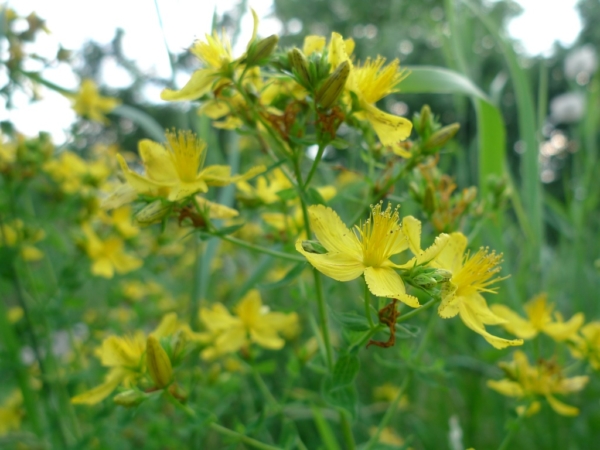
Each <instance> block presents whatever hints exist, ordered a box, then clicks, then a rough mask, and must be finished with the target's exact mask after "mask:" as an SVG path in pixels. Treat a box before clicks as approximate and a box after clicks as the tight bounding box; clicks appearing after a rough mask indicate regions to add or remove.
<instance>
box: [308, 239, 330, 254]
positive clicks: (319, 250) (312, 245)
mask: <svg viewBox="0 0 600 450" xmlns="http://www.w3.org/2000/svg"><path fill="white" fill-rule="evenodd" d="M302 249H303V250H304V251H305V252H307V253H315V254H317V255H323V254H325V253H327V249H326V248H325V247H323V245H322V244H321V243H320V242H318V241H302Z"/></svg>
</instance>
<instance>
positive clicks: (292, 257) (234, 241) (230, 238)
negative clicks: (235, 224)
mask: <svg viewBox="0 0 600 450" xmlns="http://www.w3.org/2000/svg"><path fill="white" fill-rule="evenodd" d="M214 236H216V237H218V238H219V239H223V240H224V241H227V242H231V243H232V244H236V245H239V246H241V247H244V248H247V249H249V250H254V251H257V252H260V253H266V254H267V255H271V256H276V257H278V258H282V259H287V260H289V261H295V262H306V259H304V258H303V257H301V256H296V255H291V254H289V253H284V252H279V251H277V250H271V249H268V248H265V247H261V246H259V245H254V244H250V243H249V242H246V241H243V240H242V239H238V238H235V237H233V236H221V235H216V234H215V235H214Z"/></svg>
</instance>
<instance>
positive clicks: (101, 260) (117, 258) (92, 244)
mask: <svg viewBox="0 0 600 450" xmlns="http://www.w3.org/2000/svg"><path fill="white" fill-rule="evenodd" d="M82 230H83V233H84V235H85V241H84V247H85V251H86V252H87V254H88V256H89V257H90V259H91V260H92V261H93V264H92V273H93V274H94V275H97V276H99V277H104V278H112V277H113V276H114V273H115V271H116V272H117V273H127V272H131V271H133V270H136V269H138V268H139V267H141V265H142V260H141V259H139V258H136V257H134V256H131V255H128V254H127V253H125V251H124V250H123V245H124V243H123V240H122V239H121V238H119V237H117V236H111V237H109V238H108V239H106V240H104V241H103V240H101V239H100V238H99V237H98V235H97V234H96V233H95V232H94V230H93V229H92V227H91V225H90V224H89V223H86V224H84V225H82Z"/></svg>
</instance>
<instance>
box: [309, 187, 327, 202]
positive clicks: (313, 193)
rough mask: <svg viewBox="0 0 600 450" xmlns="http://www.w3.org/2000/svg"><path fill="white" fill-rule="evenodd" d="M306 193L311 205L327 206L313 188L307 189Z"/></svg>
mask: <svg viewBox="0 0 600 450" xmlns="http://www.w3.org/2000/svg"><path fill="white" fill-rule="evenodd" d="M306 193H307V195H308V199H309V200H310V203H311V204H313V205H327V202H326V201H325V199H324V198H323V196H322V195H321V194H320V193H319V191H317V190H316V189H315V188H313V187H311V188H308V190H307V191H306Z"/></svg>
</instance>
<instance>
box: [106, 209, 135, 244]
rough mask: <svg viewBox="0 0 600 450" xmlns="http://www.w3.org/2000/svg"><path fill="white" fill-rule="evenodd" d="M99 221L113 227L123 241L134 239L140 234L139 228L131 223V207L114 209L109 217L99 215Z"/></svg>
mask: <svg viewBox="0 0 600 450" xmlns="http://www.w3.org/2000/svg"><path fill="white" fill-rule="evenodd" d="M100 219H101V220H102V221H103V222H104V223H106V224H108V225H112V226H114V227H115V229H116V230H117V231H118V232H119V234H120V235H121V236H123V237H124V238H125V239H129V238H132V237H135V236H137V235H138V234H139V232H140V229H139V227H137V226H136V225H134V223H133V220H132V219H133V218H132V216H131V206H129V205H125V206H121V207H120V208H117V209H115V210H114V211H113V212H112V214H110V215H107V214H105V213H101V214H100Z"/></svg>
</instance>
